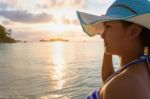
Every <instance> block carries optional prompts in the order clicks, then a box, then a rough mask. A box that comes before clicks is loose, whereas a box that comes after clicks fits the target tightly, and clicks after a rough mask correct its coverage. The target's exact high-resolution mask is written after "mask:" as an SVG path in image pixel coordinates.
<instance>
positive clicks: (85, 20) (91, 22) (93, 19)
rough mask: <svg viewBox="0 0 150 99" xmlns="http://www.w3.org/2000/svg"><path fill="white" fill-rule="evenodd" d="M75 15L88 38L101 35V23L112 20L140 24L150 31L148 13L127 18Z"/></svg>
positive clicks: (149, 14)
mask: <svg viewBox="0 0 150 99" xmlns="http://www.w3.org/2000/svg"><path fill="white" fill-rule="evenodd" d="M77 15H78V18H79V21H80V24H81V26H82V28H83V31H84V32H85V33H87V34H88V35H89V36H94V35H96V34H99V33H100V34H101V33H102V32H103V31H104V26H103V22H107V21H114V20H126V21H130V22H134V23H137V24H140V25H142V26H144V27H146V28H148V29H150V20H149V18H150V13H145V14H141V15H136V16H135V15H134V16H129V17H118V16H96V15H92V14H88V13H84V12H79V11H77Z"/></svg>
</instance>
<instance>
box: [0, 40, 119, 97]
mask: <svg viewBox="0 0 150 99" xmlns="http://www.w3.org/2000/svg"><path fill="white" fill-rule="evenodd" d="M103 50H104V48H103V44H102V42H64V43H63V42H51V43H24V44H23V43H16V44H0V99H1V98H2V99H84V98H85V97H86V96H87V95H88V94H89V93H91V91H93V90H94V89H96V88H99V87H100V86H101V85H102V81H101V79H100V78H101V76H100V68H101V64H102V63H101V62H102V56H103ZM115 64H116V63H115Z"/></svg>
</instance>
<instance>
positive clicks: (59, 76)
mask: <svg viewBox="0 0 150 99" xmlns="http://www.w3.org/2000/svg"><path fill="white" fill-rule="evenodd" d="M63 47H64V45H63V42H55V43H53V57H54V60H53V63H54V64H55V66H54V75H53V78H54V79H55V80H56V86H54V89H62V87H63V85H64V83H65V79H63V77H64V76H65V72H63V71H64V64H65V60H64V56H63Z"/></svg>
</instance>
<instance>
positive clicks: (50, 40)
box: [40, 38, 69, 42]
mask: <svg viewBox="0 0 150 99" xmlns="http://www.w3.org/2000/svg"><path fill="white" fill-rule="evenodd" d="M57 41H61V42H68V41H69V40H66V39H62V38H51V39H48V40H44V39H41V40H40V42H57Z"/></svg>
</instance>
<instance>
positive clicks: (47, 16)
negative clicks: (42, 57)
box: [0, 0, 114, 41]
mask: <svg viewBox="0 0 150 99" xmlns="http://www.w3.org/2000/svg"><path fill="white" fill-rule="evenodd" d="M113 1H114V0H0V24H1V25H3V26H4V27H6V28H7V29H11V30H12V37H14V38H15V39H18V40H26V41H38V40H40V39H49V38H56V37H63V38H67V39H86V38H88V36H87V35H86V34H85V33H84V32H83V31H82V28H81V26H80V24H79V21H78V18H77V15H76V11H77V10H78V11H82V12H87V13H91V14H95V15H101V14H105V13H106V10H107V8H108V7H109V6H110V5H111V3H112V2H113ZM97 38H98V37H93V38H92V39H97Z"/></svg>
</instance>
